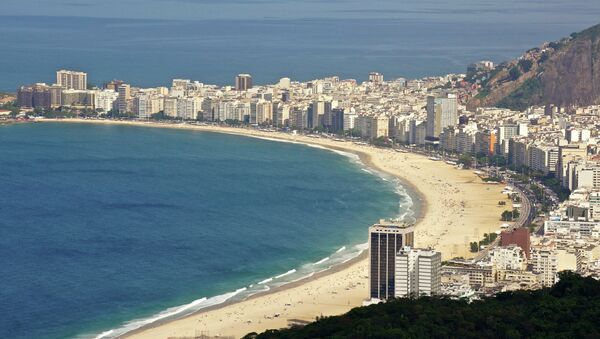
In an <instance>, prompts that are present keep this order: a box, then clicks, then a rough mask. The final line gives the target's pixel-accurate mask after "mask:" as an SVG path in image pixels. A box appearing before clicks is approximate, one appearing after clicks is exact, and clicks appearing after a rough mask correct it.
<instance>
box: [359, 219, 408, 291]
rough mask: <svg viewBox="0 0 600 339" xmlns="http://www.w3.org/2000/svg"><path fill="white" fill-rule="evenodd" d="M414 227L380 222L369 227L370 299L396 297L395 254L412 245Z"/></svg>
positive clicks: (392, 222)
mask: <svg viewBox="0 0 600 339" xmlns="http://www.w3.org/2000/svg"><path fill="white" fill-rule="evenodd" d="M414 230H415V228H414V225H410V224H406V223H400V222H395V221H386V220H380V221H379V223H377V224H375V225H373V226H371V227H369V295H370V297H371V298H372V299H381V300H384V299H390V298H394V297H395V296H396V292H395V291H396V254H397V253H398V251H400V249H401V248H402V247H404V246H411V247H412V246H413V245H414Z"/></svg>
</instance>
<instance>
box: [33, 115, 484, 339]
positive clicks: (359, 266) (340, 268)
mask: <svg viewBox="0 0 600 339" xmlns="http://www.w3.org/2000/svg"><path fill="white" fill-rule="evenodd" d="M41 121H47V122H63V123H95V124H107V125H128V126H139V127H152V128H170V129H184V130H196V131H203V132H214V133H222V134H231V135H238V136H247V137H255V138H261V139H267V140H271V141H281V142H293V143H299V144H304V145H307V146H316V147H319V148H325V149H328V150H332V151H342V152H348V153H352V154H355V155H357V156H358V157H359V158H360V161H361V162H362V163H363V164H364V165H365V166H367V167H368V168H371V169H373V170H375V171H377V172H380V173H384V174H386V175H390V176H392V177H394V178H396V179H397V180H399V181H400V183H401V185H402V186H403V187H404V188H405V189H406V190H407V193H408V194H409V196H410V197H411V198H412V200H413V212H414V216H415V218H416V219H417V222H416V223H417V224H418V225H421V223H423V222H424V221H427V220H426V219H427V217H429V219H432V218H431V215H430V214H428V213H429V207H430V206H429V201H428V200H427V197H428V195H429V198H430V199H431V193H430V192H426V193H424V192H422V191H421V189H419V187H417V185H416V184H415V183H416V182H419V181H418V180H417V179H419V178H414V179H415V180H414V181H411V180H410V179H409V178H407V176H409V175H411V173H403V172H399V171H398V169H395V168H393V167H391V166H387V165H388V164H385V165H384V164H383V163H382V161H385V160H386V159H385V157H386V156H389V158H390V161H395V160H399V159H400V158H402V156H404V154H399V153H396V154H391V153H389V151H386V150H382V149H376V148H373V147H365V146H360V145H356V144H353V143H349V142H345V143H339V142H338V143H336V142H335V141H332V140H329V139H321V138H314V139H313V138H308V137H305V136H299V135H293V134H287V133H286V134H284V133H277V132H263V131H258V130H252V129H246V128H228V127H217V126H203V125H188V124H172V123H158V122H152V123H149V122H140V121H113V120H89V119H59V120H41ZM386 152H387V153H386ZM410 157H411V158H413V159H411V160H414V159H418V161H427V160H425V159H426V158H425V157H424V156H421V155H410ZM407 159H408V155H406V156H405V158H404V160H405V161H404V162H406V163H407V164H411V163H412V162H411V160H407ZM438 164H440V163H439V162H438ZM429 165H435V162H433V161H429V163H427V166H429ZM390 167H391V168H390ZM411 167H415V166H412V165H411ZM433 167H439V165H435V166H433ZM406 170H408V171H407V172H410V171H413V172H415V171H414V170H410V169H408V168H407V169H406ZM418 172H419V171H417V172H415V173H418ZM462 173H468V172H466V171H465V172H462ZM412 174H414V173H412ZM471 176H472V174H471ZM425 178H428V177H427V176H425ZM421 181H423V180H421ZM439 181H440V182H442V180H439ZM472 181H473V179H472V178H471V181H469V182H472ZM432 184H433V185H436V184H437V183H433V182H432ZM437 185H439V184H437ZM488 190H489V188H488ZM463 210H464V206H463ZM433 214H436V213H433ZM438 214H439V213H438ZM442 214H443V213H442ZM438 217H439V216H438ZM438 219H439V218H438ZM437 222H442V223H443V222H444V220H443V218H442V220H438V221H437ZM433 224H434V221H433V220H429V223H428V222H425V225H423V230H421V229H420V228H417V232H420V231H422V232H423V234H424V235H423V236H422V237H421V238H424V239H426V240H428V241H427V243H428V245H429V246H435V244H430V241H429V240H431V239H430V238H433V237H434V235H433V233H432V232H431V231H432V230H430V229H428V228H431V227H432V225H433ZM450 225H452V223H450ZM447 232H448V230H445V231H443V232H441V235H444V234H446V233H447ZM417 241H418V240H417ZM438 241H439V238H438ZM418 245H425V244H424V242H421V241H418ZM453 245H454V246H455V247H456V243H454V244H453ZM422 247H424V246H422ZM442 252H443V253H444V255H445V256H446V257H449V256H450V253H447V252H448V250H446V251H444V250H442ZM455 252H456V251H455ZM365 263H367V252H363V253H361V254H360V255H359V256H357V257H355V258H353V259H350V260H349V261H347V262H345V263H342V264H338V265H335V266H333V267H331V268H329V269H327V270H325V271H322V272H319V273H316V274H314V275H313V276H311V277H307V278H304V279H300V280H298V281H295V282H291V283H288V284H285V285H283V286H279V287H276V288H272V289H271V290H269V291H265V292H259V293H257V294H254V295H251V296H249V297H246V298H245V299H243V300H228V301H226V302H224V303H221V304H218V305H214V306H210V307H206V308H203V309H200V310H198V311H196V312H194V313H192V314H190V315H186V316H183V317H181V318H176V319H164V320H157V321H156V322H153V323H151V324H147V325H144V326H142V327H140V328H138V329H136V330H132V331H129V332H127V333H125V334H123V335H122V336H120V337H140V338H145V337H157V338H158V337H164V335H159V334H157V333H155V330H156V332H161V331H162V332H163V334H164V332H165V329H164V328H165V327H169V328H174V327H175V328H176V327H178V324H184V323H187V324H188V325H189V323H191V322H195V319H197V318H208V317H209V316H211V314H212V313H223V312H226V311H225V310H226V309H231V308H234V309H240V308H242V309H243V308H244V306H242V305H246V304H249V303H254V304H256V303H258V302H259V301H261V300H265V299H276V300H277V298H278V297H279V296H280V295H281V294H282V293H287V294H290V293H295V292H297V291H296V290H298V289H301V288H302V287H305V286H308V285H315V284H317V285H319V284H321V283H327V282H326V280H332V279H333V280H334V281H335V278H336V277H337V276H338V275H342V274H346V279H350V280H353V281H354V279H355V278H356V280H360V277H357V276H356V275H357V272H358V273H364V271H363V270H365ZM348 272H354V273H352V274H350V273H348ZM362 278H364V277H362ZM363 283H364V281H363ZM329 284H331V281H330V282H329ZM357 284H358V285H359V286H360V285H361V282H358V283H357ZM361 288H364V289H365V290H366V287H365V286H361V287H359V289H361ZM304 289H305V290H306V288H304ZM353 289H354V287H353ZM346 290H348V288H346ZM328 293H336V294H337V292H328ZM309 295H310V293H309ZM358 295H362V296H363V297H366V296H367V294H366V293H364V294H360V293H359V294H358ZM305 297H306V296H305ZM279 299H281V298H279ZM353 300H355V301H353V302H352V304H351V301H350V300H348V305H347V307H342V308H340V307H333V308H334V309H335V310H330V311H331V312H327V314H339V313H343V312H345V311H343V310H349V309H350V308H352V307H355V306H359V304H358V305H357V304H356V303H357V302H358V301H359V300H361V299H356V296H355V297H354V299H353ZM298 303H301V301H299V302H298ZM286 305H288V304H287V303H286ZM342 309H343V310H342ZM318 311H319V310H318V307H316V308H314V309H313V312H312V313H313V315H315V314H316V315H318ZM227 314H230V313H227ZM321 314H323V312H322V313H321ZM258 319H260V318H258ZM312 319H314V317H313V318H312ZM222 320H223V319H222V318H219V321H222ZM200 321H201V320H198V322H200ZM260 322H261V321H260V320H259V323H260ZM267 322H269V321H267ZM273 323H277V324H281V321H278V322H273ZM213 325H214V321H212V322H210V321H209V322H208V325H203V326H208V327H211V326H213ZM241 325H242V323H241V322H240V323H238V326H239V327H241ZM244 325H247V324H244ZM197 326H198V325H197ZM233 326H234V327H233V328H234V329H236V330H238V329H237V328H236V325H235V324H234V325H233ZM276 327H281V325H267V324H265V325H261V326H260V327H259V330H260V329H262V330H264V329H267V328H276ZM249 332H250V330H239V333H238V335H239V334H241V333H244V334H245V333H249ZM169 333H171V332H169ZM177 333H178V335H179V334H181V333H185V334H186V335H191V333H190V332H189V328H183V329H181V331H179V330H177ZM219 334H223V335H229V334H231V333H219Z"/></svg>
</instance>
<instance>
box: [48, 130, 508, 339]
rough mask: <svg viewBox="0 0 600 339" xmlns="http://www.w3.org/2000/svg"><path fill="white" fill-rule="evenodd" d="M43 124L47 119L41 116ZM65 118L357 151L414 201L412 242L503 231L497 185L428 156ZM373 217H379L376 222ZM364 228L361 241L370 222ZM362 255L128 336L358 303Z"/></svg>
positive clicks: (238, 332)
mask: <svg viewBox="0 0 600 339" xmlns="http://www.w3.org/2000/svg"><path fill="white" fill-rule="evenodd" d="M42 121H44V120H42ZM46 121H59V122H63V123H65V122H69V123H99V124H120V125H132V126H147V127H155V128H179V129H190V130H198V131H207V132H218V133H230V134H236V135H246V136H252V137H260V138H269V139H278V140H282V141H287V142H298V143H303V144H311V145H317V146H321V147H325V148H330V149H335V150H340V151H345V152H351V153H355V154H358V155H359V156H360V158H361V160H362V161H363V163H365V164H366V165H367V166H369V167H371V168H372V169H374V170H376V171H380V172H384V173H386V174H388V175H391V176H394V177H396V178H398V179H399V180H401V182H402V183H403V185H404V186H405V187H407V188H408V190H409V191H410V192H411V193H412V197H413V200H417V205H419V213H418V214H417V225H416V231H415V246H416V247H433V248H435V249H436V250H437V251H440V252H441V253H442V259H443V260H447V259H450V258H454V257H465V258H466V257H469V256H471V254H470V253H469V242H471V241H478V240H481V239H482V238H483V234H484V233H490V232H495V231H497V230H499V229H500V224H501V222H500V220H499V219H500V214H501V212H502V211H503V210H504V209H505V208H506V207H505V206H500V205H499V204H498V202H499V201H506V196H505V195H503V194H502V193H501V191H502V189H503V187H502V186H500V185H493V184H485V183H483V182H482V180H481V179H480V178H479V177H478V176H477V175H476V174H475V173H474V172H473V171H472V170H460V169H456V168H455V167H454V166H452V165H449V164H446V163H444V162H442V161H433V160H430V159H428V158H427V157H425V156H422V155H417V154H412V153H399V152H395V151H394V150H390V149H381V148H374V147H370V146H366V145H358V144H355V143H351V142H342V141H335V140H332V139H327V138H311V137H306V136H300V135H294V134H290V133H278V132H265V131H259V130H255V129H245V128H226V127H217V126H210V125H188V124H166V123H154V122H153V123H146V122H137V121H136V122H131V121H109V120H84V119H65V120H46ZM373 222H376V220H373ZM368 226H370V225H365V240H366V239H367V227H368ZM367 269H368V261H367V257H366V255H362V256H360V257H359V258H357V259H355V260H353V261H351V262H348V263H347V264H345V265H343V266H340V267H337V268H336V269H332V270H330V271H327V272H323V273H322V274H317V275H315V276H313V277H311V278H307V279H305V280H303V281H300V282H297V283H293V284H289V285H286V286H283V287H281V288H278V289H274V290H272V291H270V292H268V293H264V294H260V295H256V296H253V297H251V298H249V299H247V300H244V301H241V302H237V303H231V304H223V305H221V306H220V307H217V308H212V309H209V310H203V311H201V312H199V313H196V314H193V315H190V316H188V317H185V318H182V319H178V320H173V321H169V322H164V323H155V324H151V325H148V326H147V327H144V328H142V329H139V330H137V331H134V332H131V333H129V334H128V335H127V337H132V338H168V337H185V336H195V335H200V334H208V335H212V336H216V335H221V336H234V337H236V338H239V337H242V336H244V335H245V334H247V333H250V332H262V331H264V330H266V329H272V328H282V327H286V326H287V322H288V319H300V320H305V321H313V320H315V318H316V317H318V316H329V315H337V314H342V313H345V312H347V311H348V310H350V309H351V308H353V307H356V306H360V305H361V303H362V301H363V300H364V299H365V298H366V297H367V296H368V290H367V288H368V272H367Z"/></svg>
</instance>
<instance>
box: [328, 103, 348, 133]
mask: <svg viewBox="0 0 600 339" xmlns="http://www.w3.org/2000/svg"><path fill="white" fill-rule="evenodd" d="M328 128H329V131H330V132H334V133H338V132H342V131H344V109H343V108H334V109H333V110H332V111H331V126H329V127H328Z"/></svg>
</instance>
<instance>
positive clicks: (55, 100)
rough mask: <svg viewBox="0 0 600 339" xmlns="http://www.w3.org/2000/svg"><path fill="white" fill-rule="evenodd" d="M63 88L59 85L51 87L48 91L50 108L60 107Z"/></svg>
mask: <svg viewBox="0 0 600 339" xmlns="http://www.w3.org/2000/svg"><path fill="white" fill-rule="evenodd" d="M63 89H64V88H63V87H62V86H60V85H52V86H50V88H49V89H48V91H49V92H50V107H52V108H56V107H60V106H62V91H63Z"/></svg>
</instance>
